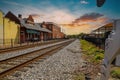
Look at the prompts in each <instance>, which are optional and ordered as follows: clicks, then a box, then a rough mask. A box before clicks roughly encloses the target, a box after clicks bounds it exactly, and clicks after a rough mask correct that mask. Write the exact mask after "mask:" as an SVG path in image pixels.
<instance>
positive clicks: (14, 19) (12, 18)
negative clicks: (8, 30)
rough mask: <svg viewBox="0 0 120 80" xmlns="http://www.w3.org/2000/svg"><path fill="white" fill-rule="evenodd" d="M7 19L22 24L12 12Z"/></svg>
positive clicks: (7, 15) (6, 16)
mask: <svg viewBox="0 0 120 80" xmlns="http://www.w3.org/2000/svg"><path fill="white" fill-rule="evenodd" d="M5 18H9V19H10V20H12V21H15V22H16V23H17V24H20V21H19V19H18V18H17V17H16V16H15V15H14V14H13V13H12V12H10V11H9V12H8V13H7V14H6V15H5Z"/></svg>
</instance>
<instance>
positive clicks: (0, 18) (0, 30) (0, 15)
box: [0, 11, 3, 45]
mask: <svg viewBox="0 0 120 80" xmlns="http://www.w3.org/2000/svg"><path fill="white" fill-rule="evenodd" d="M2 44H3V12H2V11H0V45H2Z"/></svg>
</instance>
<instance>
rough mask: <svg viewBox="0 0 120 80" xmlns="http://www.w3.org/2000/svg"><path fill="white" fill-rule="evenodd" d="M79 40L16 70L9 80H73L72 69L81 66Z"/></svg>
mask: <svg viewBox="0 0 120 80" xmlns="http://www.w3.org/2000/svg"><path fill="white" fill-rule="evenodd" d="M82 62H83V60H82V58H81V49H80V42H79V40H75V41H74V42H72V43H71V44H69V45H68V46H66V47H65V48H63V49H62V50H60V51H59V52H57V53H55V54H53V55H52V56H50V57H47V58H46V59H44V60H39V61H37V62H35V63H34V64H32V65H30V66H29V67H25V68H23V69H22V70H20V71H16V72H15V73H14V74H12V75H11V76H8V77H7V78H8V79H10V80H74V79H73V76H74V75H75V74H74V71H75V70H76V69H78V68H80V67H81V66H82Z"/></svg>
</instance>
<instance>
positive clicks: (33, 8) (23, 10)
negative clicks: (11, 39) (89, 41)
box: [0, 0, 120, 29]
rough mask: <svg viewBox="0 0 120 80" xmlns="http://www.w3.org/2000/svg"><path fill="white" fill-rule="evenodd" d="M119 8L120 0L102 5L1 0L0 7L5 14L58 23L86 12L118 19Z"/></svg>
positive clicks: (83, 0) (76, 0) (90, 0)
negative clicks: (31, 16)
mask: <svg viewBox="0 0 120 80" xmlns="http://www.w3.org/2000/svg"><path fill="white" fill-rule="evenodd" d="M119 8H120V0H106V2H105V4H104V5H103V6H102V7H97V6H96V0H0V9H1V10H2V11H3V12H4V13H5V14H6V13H7V12H8V11H11V12H13V13H14V14H15V15H18V14H22V15H23V17H27V16H28V15H33V17H34V18H35V21H36V22H42V21H52V22H56V23H58V24H68V23H71V22H73V21H75V20H76V19H78V18H80V19H81V16H86V14H88V15H89V14H90V15H92V16H95V15H96V14H101V15H104V16H102V17H104V18H105V19H106V18H108V19H117V18H120V10H119ZM91 13H96V14H91ZM100 17H101V16H100ZM96 19H97V20H98V17H97V18H96ZM80 21H81V20H80ZM84 23H85V22H84ZM88 23H90V22H88ZM80 24H81V23H80ZM95 24H96V23H95ZM99 24H100V23H99ZM94 26H95V25H94ZM87 29H88V28H87Z"/></svg>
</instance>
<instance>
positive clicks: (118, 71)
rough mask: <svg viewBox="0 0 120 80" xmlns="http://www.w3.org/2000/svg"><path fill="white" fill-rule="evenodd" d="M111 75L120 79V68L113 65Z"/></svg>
mask: <svg viewBox="0 0 120 80" xmlns="http://www.w3.org/2000/svg"><path fill="white" fill-rule="evenodd" d="M110 74H111V76H112V77H113V78H117V79H120V68H118V67H113V68H112V70H111V72H110Z"/></svg>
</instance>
